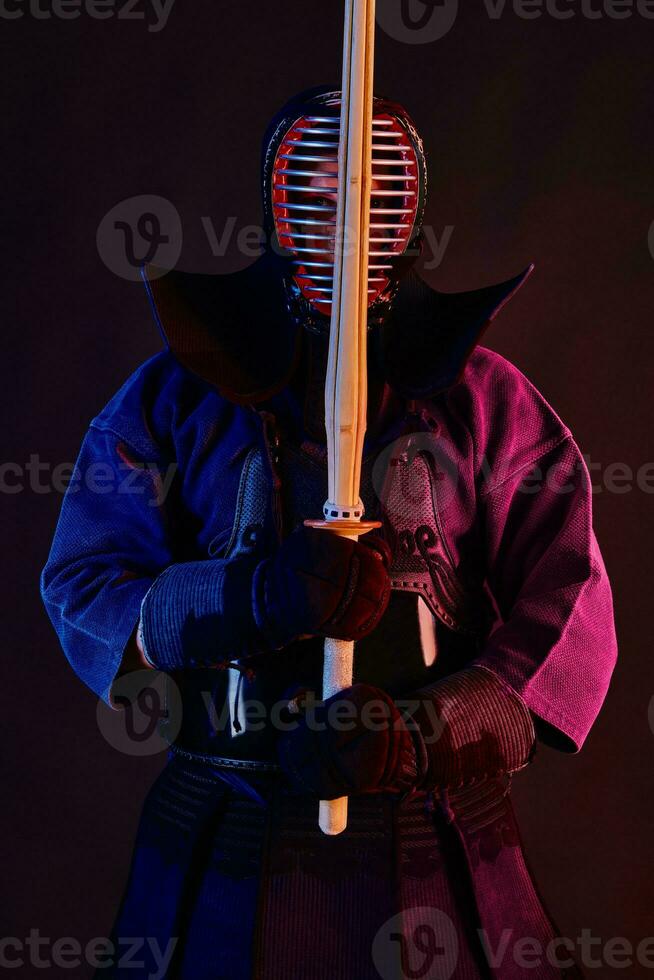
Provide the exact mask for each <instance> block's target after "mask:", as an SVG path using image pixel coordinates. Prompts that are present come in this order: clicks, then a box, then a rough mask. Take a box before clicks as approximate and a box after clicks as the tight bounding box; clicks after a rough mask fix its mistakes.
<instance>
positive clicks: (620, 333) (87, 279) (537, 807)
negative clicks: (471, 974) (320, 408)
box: [0, 0, 654, 977]
mask: <svg viewBox="0 0 654 980" xmlns="http://www.w3.org/2000/svg"><path fill="white" fill-rule="evenodd" d="M595 3H596V6H599V0H595ZM572 6H573V8H574V9H576V10H577V11H579V7H578V6H577V5H575V4H573V5H572ZM136 9H137V10H143V9H144V7H143V5H142V4H141V6H139V7H138V8H136ZM0 36H1V38H2V48H3V51H2V68H1V71H2V91H3V94H4V98H3V103H4V105H3V117H4V119H3V129H4V138H3V150H2V167H3V171H4V182H3V183H4V191H5V195H6V198H7V203H8V205H9V215H10V218H9V222H6V221H5V222H4V223H3V228H4V236H3V237H4V239H5V246H6V248H5V259H4V262H3V266H2V268H3V279H4V280H5V281H4V283H3V288H2V297H3V303H2V305H3V307H4V310H3V314H4V315H3V342H4V348H5V349H4V356H3V362H4V367H5V377H4V380H3V384H2V393H1V394H2V397H3V398H4V399H6V405H5V409H4V412H3V416H2V419H3V425H2V436H3V443H4V446H3V450H2V456H3V459H4V460H5V461H12V462H15V463H18V464H19V465H20V466H24V465H25V464H26V463H27V462H28V460H29V458H30V455H31V454H38V455H39V458H40V460H41V461H42V462H45V463H47V464H48V465H49V467H54V466H55V465H56V464H58V463H62V462H66V461H72V460H73V459H74V458H75V455H76V453H77V449H78V447H79V443H80V441H81V439H82V436H83V434H84V431H85V428H86V425H87V423H88V421H89V419H90V418H91V417H92V416H93V415H94V414H95V413H96V412H97V411H98V410H99V409H100V408H101V407H102V406H103V405H104V403H105V402H106V401H107V400H108V399H109V397H110V396H111V395H112V393H113V392H114V391H115V390H116V388H117V387H118V386H119V385H120V384H121V383H122V381H123V380H124V379H125V378H126V377H127V376H128V375H129V374H130V373H131V371H132V370H133V369H134V368H135V367H136V366H137V365H138V364H139V363H140V362H141V361H142V360H143V359H144V358H146V357H147V356H149V355H150V354H151V353H154V352H155V351H156V350H158V349H159V346H160V341H159V338H158V336H157V333H156V330H155V328H154V325H153V324H152V322H151V319H150V315H149V311H148V309H147V306H146V300H145V296H144V293H143V290H142V288H141V287H140V286H139V285H137V284H134V283H131V282H128V281H126V280H125V279H123V278H120V277H119V276H116V275H115V274H113V273H112V272H111V271H110V270H109V269H108V268H107V266H106V265H105V264H104V263H103V261H102V259H101V257H100V255H99V253H98V249H97V247H96V231H97V228H98V225H99V223H100V221H101V219H102V218H103V216H104V215H105V214H106V213H107V212H108V211H109V210H110V209H111V208H112V207H114V205H115V204H117V203H118V202H119V201H122V200H123V199H125V198H130V197H132V196H135V195H140V194H158V195H162V196H163V197H165V198H167V199H168V200H169V201H171V202H172V203H173V204H174V205H175V207H176V208H177V210H178V211H179V213H180V215H181V219H182V224H183V229H184V248H183V253H182V257H181V260H180V262H179V265H180V267H182V268H186V269H195V270H201V269H202V270H210V269H217V270H219V271H228V270H231V269H235V268H237V267H241V266H243V265H245V264H247V262H248V261H249V260H248V259H245V258H244V256H243V255H242V254H239V252H238V250H237V249H236V248H235V246H234V244H233V243H232V247H231V248H230V249H229V251H228V254H227V256H226V257H225V258H224V259H222V260H220V261H218V262H217V261H216V260H215V259H213V257H212V255H211V250H210V248H209V246H208V242H207V238H206V235H205V232H204V230H203V227H202V224H201V218H202V217H203V216H205V217H206V216H209V217H211V219H212V220H213V222H214V224H215V225H216V227H217V228H218V229H219V230H220V228H221V227H222V224H223V222H224V221H225V219H227V218H228V217H230V216H235V217H236V219H237V227H243V226H245V225H249V224H253V223H257V222H258V221H260V205H259V191H258V180H259V177H258V159H259V141H260V136H261V133H262V132H263V130H264V128H265V125H266V123H267V122H268V120H269V118H270V116H271V115H272V114H273V112H274V111H275V110H276V109H277V108H278V106H279V105H280V104H281V103H282V102H283V101H285V99H286V98H287V97H288V96H289V95H290V94H292V93H294V92H295V91H296V90H299V89H301V88H304V87H307V86H309V85H314V84H319V83H322V82H324V81H327V82H330V81H332V80H334V79H337V78H338V77H339V74H340V45H341V4H340V3H339V4H335V3H332V2H327V0H319V2H316V0H313V2H311V3H308V2H307V0H302V2H300V0H288V2H286V3H284V4H267V3H256V4H255V3H247V2H245V0H233V2H229V3H226V2H218V0H194V2H193V3H188V2H187V3H182V0H177V2H176V4H175V6H174V7H173V9H172V13H171V15H170V18H169V20H168V23H167V26H166V27H165V28H164V29H163V30H162V31H161V32H159V33H153V32H149V31H148V30H147V25H146V23H144V22H143V21H137V20H134V21H121V20H117V19H116V18H115V17H114V18H112V19H109V20H105V21H100V20H92V19H90V18H89V17H88V16H86V15H85V14H82V16H81V17H79V18H78V19H77V20H71V21H62V20H58V19H50V20H37V19H35V18H34V17H33V16H30V15H29V14H28V13H25V16H24V17H22V18H21V19H16V20H5V19H2V18H0ZM653 40H654V21H652V20H645V19H643V18H642V17H641V16H638V15H636V14H635V15H634V16H632V17H631V18H630V19H625V20H615V19H611V18H608V17H603V18H600V19H597V20H589V19H587V18H585V17H583V16H582V15H581V13H580V12H578V13H577V16H576V17H574V18H573V19H570V20H564V21H561V20H556V19H554V18H552V17H551V16H547V15H544V16H542V17H541V18H540V19H535V20H525V19H521V18H520V17H519V16H517V15H516V14H515V13H514V12H513V11H512V10H511V8H510V7H507V9H506V10H505V12H504V15H503V16H502V17H501V18H500V19H499V20H493V19H491V18H489V16H488V13H487V11H486V9H485V8H484V6H483V4H482V3H481V0H479V2H477V0H474V2H471V0H466V9H465V10H464V11H461V12H460V13H459V16H458V18H457V21H456V23H455V25H454V26H453V28H452V29H451V30H450V31H449V33H448V34H447V35H446V36H445V37H443V38H442V39H441V40H439V41H437V42H435V43H432V44H425V45H407V44H405V43H399V42H397V41H395V40H393V39H392V38H390V37H389V36H387V35H386V34H385V33H383V32H382V31H378V48H377V69H376V78H377V85H376V88H377V90H378V91H380V92H382V93H385V94H388V95H390V96H391V97H393V98H395V99H397V100H399V101H402V102H404V103H405V104H406V105H407V107H408V108H409V109H410V111H412V113H413V115H414V116H415V118H416V121H417V123H418V125H419V128H420V129H421V131H422V133H423V135H424V138H425V142H426V147H427V150H428V153H429V161H430V179H431V184H430V198H429V203H428V209H427V216H426V220H427V222H428V223H431V224H432V225H433V226H434V228H435V229H436V231H437V234H438V235H440V233H441V231H442V228H443V226H444V225H453V226H454V232H453V235H452V239H451V241H450V244H449V247H448V249H447V251H446V254H445V259H444V261H443V262H442V264H441V265H440V267H439V268H438V269H435V270H433V271H431V272H429V273H427V278H428V279H429V281H430V282H431V283H432V284H433V285H434V286H436V287H438V288H440V289H443V290H455V289H466V288H474V287H477V286H480V285H484V284H486V283H490V282H494V281H498V280H501V279H504V278H507V277H508V276H509V275H512V274H513V273H515V272H517V271H518V270H519V269H521V268H523V267H524V266H525V265H526V264H527V263H528V262H529V261H532V260H533V261H534V262H535V263H536V266H537V269H536V273H535V274H534V276H533V277H532V279H531V280H530V282H529V283H528V284H527V286H526V287H525V288H524V289H523V291H522V292H521V293H520V294H519V295H518V296H517V297H516V298H515V299H514V300H513V301H512V302H511V303H510V304H509V306H508V307H507V308H506V310H505V311H504V312H503V313H502V314H501V315H500V317H499V319H498V320H497V321H496V322H495V324H494V325H493V326H492V328H491V330H490V331H489V332H488V333H487V335H486V341H485V342H486V343H487V344H488V345H489V346H491V347H493V348H494V349H496V350H498V351H499V352H500V353H502V354H504V355H505V356H507V357H509V358H510V359H511V360H513V361H514V362H515V363H516V364H517V365H518V366H519V367H520V368H521V369H522V370H523V371H524V372H525V373H526V374H527V375H528V377H530V378H531V379H532V380H533V381H534V382H535V384H536V385H537V386H538V387H539V388H540V389H541V390H542V391H543V393H544V394H545V396H546V397H547V398H548V400H550V401H551V402H552V403H553V405H554V406H555V407H556V409H557V411H558V412H559V413H560V415H561V416H562V417H563V419H564V420H565V421H566V422H567V423H568V424H569V425H570V426H571V428H572V429H573V431H574V432H575V434H576V437H577V440H578V442H579V443H580V445H581V447H582V450H583V451H584V452H585V453H588V454H590V456H591V458H592V460H593V461H594V462H597V463H600V464H601V465H602V468H603V469H605V468H606V467H607V466H609V465H610V464H612V463H616V462H620V463H625V464H627V465H629V466H630V467H632V468H633V470H634V471H635V470H637V469H638V467H640V466H641V465H643V464H644V463H646V462H648V461H650V460H652V459H654V446H653V445H652V440H651V437H650V431H651V421H652V420H651V392H652V381H653V378H652V368H651V365H652V358H653V356H654V336H653V331H652V317H651V309H652V305H653V302H654V286H653V277H652V273H653V272H654V261H653V259H652V255H651V254H650V250H649V248H648V230H649V227H650V224H651V222H652V221H653V220H654V200H653V195H652V191H653V180H652V151H653V149H654V145H653V144H654V135H653V132H652V124H651V87H652V50H653V45H652V41H653ZM600 476H601V474H600V473H599V472H598V473H596V474H595V479H596V481H597V480H598V479H599V478H600ZM12 479H13V478H12ZM46 479H47V478H46V477H44V478H43V480H44V482H46ZM8 482H11V481H10V480H8ZM2 498H3V499H2V507H3V512H4V520H3V528H4V533H3V547H2V556H3V563H4V573H3V579H2V595H3V598H4V600H5V612H4V616H3V624H4V635H5V640H4V643H3V651H2V664H3V667H4V668H5V677H4V680H3V683H2V687H1V688H0V690H1V694H2V704H1V711H2V715H1V718H2V727H3V731H4V736H3V738H2V750H1V751H2V769H3V772H2V800H3V804H2V807H1V808H0V818H1V820H2V823H3V825H5V826H4V827H3V829H2V831H1V834H2V836H1V838H0V839H2V841H3V844H4V847H3V850H4V851H5V853H4V855H3V872H4V873H3V875H2V879H1V880H2V885H1V888H2V898H1V902H2V905H1V910H2V916H3V919H5V918H6V922H3V923H2V934H4V935H11V936H16V937H26V936H27V935H28V934H29V930H30V928H38V929H39V930H40V932H41V934H42V935H43V936H49V937H51V938H56V937H60V936H74V937H77V938H78V939H79V940H81V941H86V940H87V939H89V938H91V937H93V936H98V935H106V934H107V932H108V930H109V929H110V926H111V922H112V916H113V913H114V911H115V908H116V905H117V902H118V900H119V897H120V894H121V890H122V887H123V884H124V881H125V875H126V871H127V867H128V861H129V854H130V849H131V843H132V840H133V835H134V832H135V829H136V824H137V819H138V814H139V809H140V805H141V801H142V798H143V796H144V794H145V792H146V789H147V787H148V786H149V785H150V783H151V781H152V779H153V776H154V775H155V773H156V771H157V769H158V766H159V765H160V763H161V759H160V758H154V759H145V760H142V759H138V758H130V757H128V756H125V755H123V754H121V753H120V752H117V751H116V750H115V749H113V748H111V746H110V745H109V744H107V742H106V741H105V739H104V738H103V736H102V735H101V734H100V732H99V730H98V726H97V722H96V701H95V698H94V697H93V696H92V695H91V694H90V693H89V692H88V691H87V690H86V689H85V688H84V687H83V686H82V684H81V683H80V682H79V681H78V680H77V679H76V677H75V676H74V675H73V673H72V671H71V670H70V668H69V667H68V665H67V663H66V661H65V659H64V657H63V655H62V654H61V652H60V649H59V647H58V643H57V640H56V637H55V635H54V633H53V631H52V629H51V627H50V624H49V622H48V621H47V618H46V615H45V613H44V611H43V609H42V606H41V604H40V599H39V594H38V576H39V572H40V569H41V567H42V566H43V563H44V561H45V558H46V556H47V552H48V548H49V543H50V539H51V536H52V532H53V529H54V523H55V520H56V516H57V513H58V509H59V506H60V502H61V496H60V494H59V493H58V492H53V491H50V492H48V491H47V490H46V491H45V492H37V491H36V490H34V489H30V488H26V489H24V490H23V491H22V492H19V493H15V494H7V493H6V492H5V493H3V494H2ZM653 513H654V497H653V496H652V494H651V493H647V492H645V491H643V490H642V489H638V488H637V487H634V488H633V489H631V490H627V491H626V492H623V493H611V492H609V491H608V490H607V489H603V491H602V492H600V493H598V494H597V496H596V497H595V520H596V528H597V534H598V538H599V541H600V544H601V546H602V549H603V552H604V555H605V559H606V563H607V566H608V569H609V572H610V575H611V577H612V582H613V588H614V595H615V603H616V615H617V624H618V631H619V638H620V648H621V658H620V662H619V666H618V669H617V671H616V674H615V676H614V681H613V685H612V687H611V690H610V693H609V697H608V699H607V702H606V705H605V708H604V710H603V712H602V715H601V717H600V719H599V721H598V722H597V724H596V726H595V728H594V729H593V731H592V733H591V735H590V737H589V739H588V742H587V744H586V746H585V748H584V749H583V751H582V753H581V754H580V755H578V756H574V757H572V756H562V755H558V754H556V753H554V752H551V751H548V750H546V749H542V750H541V751H540V753H539V756H538V758H537V761H536V763H535V764H534V766H533V767H532V768H531V769H530V770H528V771H527V772H526V773H525V774H523V775H521V776H520V777H519V778H518V779H517V780H516V782H515V799H516V802H517V806H518V809H519V813H520V816H521V818H522V826H523V833H524V837H525V842H526V847H527V853H528V855H529V857H530V860H531V863H532V865H533V867H534V870H535V872H536V875H537V878H538V880H539V883H540V886H541V889H542V892H543V893H544V895H545V897H546V899H547V901H548V903H549V905H550V906H551V908H552V910H553V911H554V914H555V917H556V919H557V921H558V924H559V927H560V929H561V931H562V934H563V935H566V936H570V937H572V938H576V937H578V936H579V935H580V932H581V930H582V929H584V928H586V929H590V930H592V932H593V934H594V935H596V936H599V937H602V940H603V941H604V942H605V941H607V940H609V939H611V938H612V937H616V936H626V937H628V938H629V939H630V940H631V941H632V942H634V943H637V942H638V941H640V940H641V939H642V938H643V937H646V936H649V935H652V934H654V921H653V919H652V915H651V912H652V907H653V905H654V902H653V899H654V888H653V885H652V868H653V858H654V843H653V840H654V835H653V834H652V832H651V810H650V800H651V798H652V779H653V778H654V774H653V767H652V761H653V759H654V736H653V734H652V731H651V730H650V726H649V723H648V706H649V702H650V698H651V697H652V694H653V692H654V668H653V666H652V660H653V658H652V641H651V622H652V615H651V611H652V598H651V574H650V570H649V568H650V555H651V550H652V548H651V544H652V534H651V532H652V514H653ZM590 972H591V973H592V975H593V976H597V977H605V976H609V975H611V976H612V975H613V973H614V971H613V970H612V969H609V968H608V967H606V966H605V967H603V968H598V969H596V970H593V971H590ZM12 973H13V975H18V971H12ZM56 973H57V971H56V970H51V971H49V972H48V974H47V975H51V976H52V975H56ZM622 974H623V975H628V976H647V975H650V970H649V969H646V968H645V967H644V966H641V967H636V966H633V967H631V968H630V969H629V970H626V971H625V970H623V971H622ZM22 975H23V976H31V975H32V973H30V970H29V969H27V968H26V970H25V971H24V972H22ZM34 975H35V976H38V975H43V972H42V971H40V970H39V971H36V972H35V973H34ZM63 975H66V976H72V975H75V976H76V977H77V976H80V977H81V976H83V975H86V974H85V973H84V971H82V970H76V971H71V970H67V971H62V976H63Z"/></svg>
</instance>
